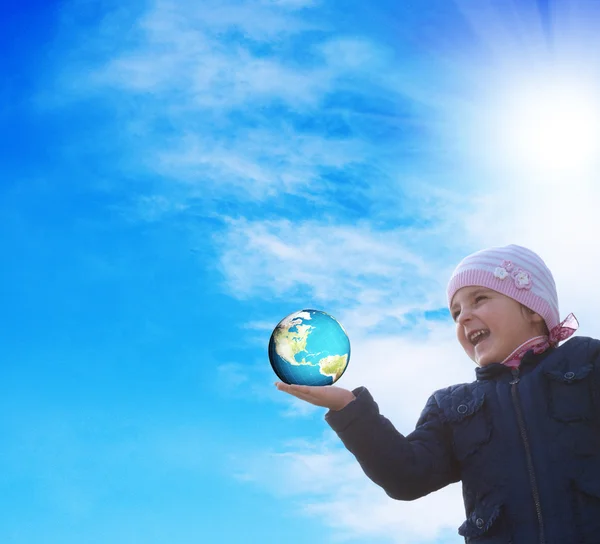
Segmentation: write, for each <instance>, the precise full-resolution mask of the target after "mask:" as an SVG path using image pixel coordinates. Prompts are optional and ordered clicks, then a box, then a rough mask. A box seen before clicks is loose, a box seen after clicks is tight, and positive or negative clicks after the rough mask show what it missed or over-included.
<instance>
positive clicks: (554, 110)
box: [489, 77, 600, 177]
mask: <svg viewBox="0 0 600 544" xmlns="http://www.w3.org/2000/svg"><path fill="white" fill-rule="evenodd" d="M497 96H498V103H497V104H496V105H495V107H494V108H493V110H494V113H493V117H494V122H493V125H492V126H491V127H489V128H490V129H491V130H492V134H494V133H495V135H494V136H493V139H494V140H496V142H497V145H498V148H497V149H496V152H497V153H498V156H497V158H499V159H500V160H503V161H506V162H507V163H508V164H509V165H510V166H512V167H514V168H517V169H518V170H520V171H522V172H523V173H525V174H534V175H543V176H545V177H548V176H552V175H553V174H556V175H561V174H565V173H566V174H571V175H573V174H586V173H589V172H590V171H591V169H592V167H593V166H594V164H595V163H596V162H597V161H598V159H599V156H598V155H599V149H600V146H599V142H600V122H599V119H600V105H599V101H598V98H597V93H595V92H594V91H593V87H592V86H590V85H584V84H583V83H582V82H577V81H574V80H573V79H572V78H566V77H565V78H564V79H559V80H556V79H547V80H545V81H533V82H532V81H528V82H526V83H524V84H514V86H512V87H511V88H507V89H505V91H504V93H500V94H499V95H497Z"/></svg>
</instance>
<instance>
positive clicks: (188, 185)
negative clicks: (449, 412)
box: [0, 0, 600, 544]
mask: <svg viewBox="0 0 600 544" xmlns="http://www.w3.org/2000/svg"><path fill="white" fill-rule="evenodd" d="M598 17H600V9H598V8H597V7H594V5H593V3H590V2H585V1H578V2H575V1H568V2H561V3H560V6H559V5H556V4H554V3H548V2H541V1H540V2H535V1H525V0H523V1H519V2H517V1H516V0H514V1H512V2H504V3H498V2H488V1H484V0H482V1H480V2H477V3H473V2H467V1H456V2H448V1H441V0H440V1H430V0H426V1H423V2H420V3H418V5H417V4H415V3H407V2H405V3H398V2H388V1H385V2H378V3H377V5H376V6H373V5H370V4H369V3H366V2H359V1H353V2H343V3H342V2H337V1H327V0H248V1H241V0H240V1H231V2H230V1H222V0H207V1H203V2H200V3H198V2H188V1H177V2H174V1H170V0H164V1H157V2H153V1H148V2H146V1H139V2H138V1H135V2H127V3H126V4H125V5H123V4H122V3H118V2H111V1H105V2H95V3H90V2H84V1H82V0H75V1H65V2H52V1H46V2H32V1H31V2H22V3H16V2H13V3H12V4H11V5H10V6H9V8H8V11H7V12H6V14H5V16H3V18H2V21H1V22H0V25H1V32H0V44H1V46H2V53H3V54H2V55H0V70H1V71H2V75H3V77H2V79H1V80H0V96H1V97H2V101H1V107H0V129H1V130H0V144H1V149H2V151H3V152H2V153H1V155H0V157H1V158H0V250H1V251H2V255H3V260H2V266H1V267H0V299H1V300H2V302H3V310H4V311H3V312H2V313H1V314H0V408H1V410H0V414H1V415H0V434H1V435H2V441H1V445H0V541H1V542H3V543H7V544H34V543H35V544H39V543H42V542H43V543H44V544H55V543H56V544H70V543H78V544H79V543H81V542H85V543H86V544H100V543H106V542H111V543H115V544H121V543H123V544H133V543H140V544H142V543H143V544H152V543H164V542H169V543H171V544H189V543H222V542H223V543H233V544H238V543H239V544H246V543H255V542H256V543H259V542H260V543H280V542H286V543H289V544H305V543H309V542H310V543H311V544H313V543H319V544H320V543H323V544H327V543H333V542H350V543H352V542H369V543H373V544H388V543H393V544H396V543H403V544H433V543H435V544H450V543H455V542H456V543H458V542H461V539H460V538H459V537H458V535H457V533H456V528H457V527H458V526H459V525H460V524H461V523H462V519H463V517H464V513H463V512H462V504H461V498H460V489H459V488H458V487H456V486H452V487H450V488H447V489H445V490H443V491H440V492H438V493H436V494H434V495H433V496H429V497H426V498H423V499H421V500H419V501H416V502H413V503H400V502H397V501H393V500H391V499H389V498H388V497H387V496H385V494H384V493H383V492H382V491H381V490H380V489H379V488H377V487H376V486H375V485H374V484H372V483H371V482H370V481H369V480H368V479H367V478H366V477H365V476H364V474H363V473H362V472H361V471H360V468H359V467H358V465H357V464H356V463H355V462H354V458H353V457H352V456H351V455H350V454H349V453H348V452H347V451H346V450H345V449H344V448H343V446H342V445H341V442H339V440H338V439H337V437H336V436H335V435H334V433H333V431H331V429H330V428H329V427H328V426H327V424H326V423H325V422H324V420H323V415H324V412H325V411H324V410H323V409H321V408H316V407H312V406H309V405H306V404H303V403H302V402H300V401H297V400H296V399H292V398H291V397H288V396H286V395H284V394H283V393H281V392H278V391H276V390H275V388H274V386H273V382H274V381H275V379H276V376H275V374H274V373H273V371H272V370H271V368H270V365H269V362H268V358H267V345H268V340H269V336H270V334H271V331H272V329H273V328H274V327H275V325H276V324H277V323H278V322H279V321H280V320H281V319H282V318H283V317H285V316H286V315H288V314H290V313H292V312H295V311H298V310H301V309H303V308H316V309H322V310H324V311H326V312H328V313H330V314H331V315H334V316H335V317H336V318H337V319H338V320H339V321H340V322H341V323H342V324H343V325H344V327H345V328H346V330H347V331H348V333H349V336H350V341H351V344H352V358H351V361H350V365H349V368H348V370H347V371H346V373H345V374H344V376H343V377H342V379H341V380H340V382H338V385H340V386H342V387H346V388H348V389H351V388H354V387H357V386H358V385H365V386H367V387H368V388H369V390H370V391H371V392H372V393H373V395H374V396H375V398H376V400H377V401H378V403H379V405H380V408H381V410H382V412H383V413H385V414H386V415H388V417H390V419H392V421H394V423H395V424H396V426H397V427H398V428H399V430H401V431H402V432H405V433H406V432H410V431H411V430H412V428H413V427H414V423H415V422H416V418H417V417H418V415H419V413H420V411H421V409H422V407H423V406H424V404H425V401H426V400H427V397H428V396H429V394H431V392H433V391H434V390H435V389H437V388H440V387H443V386H445V385H449V384H451V383H458V382H462V381H469V380H471V379H472V378H473V366H472V363H471V362H470V361H469V360H468V359H467V358H466V356H464V354H463V353H461V351H460V348H459V346H458V343H457V342H456V341H455V340H454V338H453V334H454V333H453V326H452V323H451V321H450V318H449V315H448V313H447V311H446V309H445V299H444V288H445V284H446V282H447V280H448V278H449V275H450V273H451V271H452V269H453V268H454V266H455V265H456V264H457V262H458V261H459V260H460V259H461V258H462V257H463V256H465V255H466V254H467V253H470V252H472V251H475V250H477V249H481V248H482V247H489V246H491V245H502V244H507V243H519V244H522V245H526V246H528V247H531V248H532V249H534V250H535V251H537V252H539V253H540V254H541V255H542V256H543V258H544V259H545V260H546V262H547V263H548V264H549V266H550V268H551V269H552V270H553V272H554V274H555V277H556V280H557V284H558V286H559V296H560V300H561V312H562V314H563V315H562V317H566V315H567V313H569V312H570V311H573V312H575V314H576V315H577V317H578V318H579V320H580V322H581V328H580V334H584V335H590V336H595V335H598V334H600V331H599V330H597V326H598V325H597V324H596V323H595V322H594V315H595V308H596V305H597V304H598V303H600V296H599V295H597V294H596V291H597V289H595V284H594V278H595V274H594V270H595V268H596V267H597V266H599V265H600V259H599V258H598V255H597V254H596V253H595V251H593V249H590V248H593V247H595V246H596V245H597V242H596V240H595V235H594V233H595V232H597V229H598V227H600V224H597V223H598V221H599V220H598V219H597V213H595V209H594V205H593V203H594V202H595V201H597V197H598V194H597V192H598V190H597V189H596V187H595V186H594V183H593V179H594V173H595V172H596V168H597V162H596V161H597V158H598V157H599V156H600V154H599V153H598V149H597V142H598V139H597V138H595V135H596V134H597V133H596V132H593V131H594V130H596V128H597V127H596V125H597V121H598V118H599V116H598V115H597V113H598V110H597V109H593V107H592V109H590V110H587V111H585V112H582V113H581V112H579V113H581V117H582V118H585V120H586V122H588V124H590V126H591V128H589V127H583V128H581V127H579V128H572V129H569V131H566V130H563V132H568V136H569V137H568V142H573V141H575V142H576V143H577V144H578V145H577V146H576V149H577V150H578V151H577V152H576V151H573V150H572V151H571V154H570V155H569V154H567V152H566V151H567V147H568V146H567V143H568V142H566V141H563V140H561V142H560V149H561V152H560V153H557V154H554V155H560V157H561V158H562V159H563V161H562V162H560V163H558V162H557V163H552V161H551V160H550V158H555V157H554V155H553V154H552V153H549V152H548V151H547V150H546V151H544V152H543V153H545V155H544V157H545V159H544V160H543V161H541V162H537V163H533V162H531V161H529V162H526V161H524V159H523V157H521V158H520V159H519V160H517V159H515V158H514V157H513V155H511V153H513V152H515V148H514V147H510V145H509V144H511V143H512V142H513V140H516V139H517V138H521V139H519V140H518V141H519V142H520V143H519V146H520V147H519V149H517V151H518V150H522V149H523V148H525V149H526V151H527V153H526V155H527V158H529V157H533V156H534V155H535V153H534V151H533V150H530V149H529V148H527V147H526V145H525V144H527V143H528V142H529V140H523V139H522V137H523V135H527V134H529V133H528V132H527V130H526V128H527V127H526V126H525V125H524V124H522V123H521V125H519V123H520V122H521V121H523V118H522V117H521V118H518V117H517V118H515V117H510V115H509V113H510V112H511V111H512V110H510V108H509V106H510V105H511V104H513V103H516V102H515V101H516V100H517V98H519V97H521V96H523V95H524V91H521V90H520V89H521V88H522V87H519V85H523V84H524V83H530V82H531V81H533V82H534V83H535V85H534V90H535V93H538V94H537V95H536V96H541V94H540V93H542V91H544V90H547V89H548V88H549V87H550V85H549V84H547V82H548V81H553V82H555V83H556V82H558V83H560V84H562V83H564V82H566V83H568V84H569V85H571V84H572V85H571V87H573V89H571V87H569V89H571V90H570V91H569V92H571V94H570V95H569V96H570V97H575V98H573V100H572V101H571V102H572V103H578V104H581V103H582V102H583V99H581V100H579V99H578V98H577V97H582V96H588V94H592V95H594V94H596V95H598V93H594V92H591V93H590V92H589V91H590V90H591V91H595V90H597V89H598V88H599V86H598V81H599V79H600V78H599V77H598V72H599V70H598V62H597V59H595V58H594V57H593V53H594V51H596V50H597V46H598V43H597V41H598V39H597V38H596V37H595V30H594V29H595V28H597V27H596V26H595V25H596V24H597V22H598ZM549 45H550V46H551V47H550V46H549ZM575 73H577V74H579V76H577V77H575V76H574V75H573V74H575ZM580 76H581V77H582V78H583V79H582V80H581V81H579V79H578V77H580ZM549 77H550V80H548V79H547V78H549ZM558 86H560V85H558ZM515 89H516V90H515ZM582 89H583V90H582ZM586 92H587V93H588V94H586ZM542 94H543V93H542ZM510 97H513V99H514V100H513V101H512V102H511V101H510V100H509V98H510ZM517 101H518V100H517ZM570 104H571V103H569V105H570ZM563 106H564V104H563V105H561V106H560V107H555V109H556V110H561V111H562V110H563V109H565V108H563ZM592 106H593V104H592ZM527 109H528V108H525V110H527ZM525 110H523V109H520V110H518V111H520V112H523V111H525ZM589 112H592V113H589ZM579 113H578V112H575V113H573V114H570V118H571V119H575V118H576V117H577V116H578V115H579ZM523 115H524V114H523V113H522V116H523ZM517 125H519V127H517ZM507 126H508V127H510V129H511V130H512V129H513V128H514V130H515V131H514V133H513V132H511V131H510V130H509V131H508V132H506V131H505V132H502V130H505V129H506V127H507ZM588 128H589V130H588ZM584 129H585V130H587V132H586V131H585V130H584ZM584 136H585V138H584ZM534 140H535V138H534ZM538 140H539V138H538ZM511 150H512V151H511ZM582 150H584V151H585V150H587V152H588V153H587V155H585V156H584V155H583V151H582ZM563 151H564V152H563ZM517 155H518V153H517ZM550 163H552V164H551V168H550V169H549V168H548V166H549V164H550ZM565 165H566V166H565ZM561 168H562V169H561ZM582 218H585V223H584V224H583V225H582ZM588 316H589V319H586V318H587V317H588ZM423 376H427V378H428V379H427V380H424V379H423Z"/></svg>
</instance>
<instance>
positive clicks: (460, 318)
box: [456, 308, 472, 325]
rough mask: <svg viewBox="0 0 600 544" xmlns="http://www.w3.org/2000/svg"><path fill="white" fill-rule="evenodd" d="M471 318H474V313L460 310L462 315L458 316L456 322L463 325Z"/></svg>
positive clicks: (466, 309) (467, 309)
mask: <svg viewBox="0 0 600 544" xmlns="http://www.w3.org/2000/svg"><path fill="white" fill-rule="evenodd" d="M471 317H472V311H471V310H470V309H469V308H462V309H461V310H460V314H458V318H457V319H456V322H457V323H458V324H459V325H463V324H464V323H466V322H467V321H468V320H469V319H471Z"/></svg>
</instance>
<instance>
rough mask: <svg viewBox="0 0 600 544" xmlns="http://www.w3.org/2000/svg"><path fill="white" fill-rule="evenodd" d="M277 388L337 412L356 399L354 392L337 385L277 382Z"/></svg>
mask: <svg viewBox="0 0 600 544" xmlns="http://www.w3.org/2000/svg"><path fill="white" fill-rule="evenodd" d="M275 386H276V387H277V389H279V391H285V392H286V393H289V394H290V395H294V397H298V398H299V399H302V400H305V401H306V402H310V403H311V404H314V405H315V406H323V407H324V408H329V409H330V410H335V411H338V410H341V409H342V408H343V407H344V406H346V405H347V404H349V403H350V402H352V401H353V400H354V399H355V398H356V397H355V396H354V393H353V392H352V391H348V389H343V388H342V387H337V386H335V385H324V386H310V385H293V384H292V385H288V384H286V383H282V382H275Z"/></svg>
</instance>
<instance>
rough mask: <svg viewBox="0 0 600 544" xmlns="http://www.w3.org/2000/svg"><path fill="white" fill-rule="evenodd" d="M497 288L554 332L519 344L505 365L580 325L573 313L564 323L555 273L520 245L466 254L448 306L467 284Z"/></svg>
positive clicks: (451, 286) (566, 335) (451, 285)
mask: <svg viewBox="0 0 600 544" xmlns="http://www.w3.org/2000/svg"><path fill="white" fill-rule="evenodd" d="M472 286H477V287H487V288H489V289H493V290H494V291H497V292H499V293H502V294H503V295H506V296H507V297H510V298H512V299H514V300H516V301H517V302H520V303H521V304H523V306H525V307H526V308H529V309H531V310H533V311H534V312H536V313H537V314H539V315H540V316H541V317H542V318H543V319H544V321H545V322H546V325H547V326H548V330H549V331H550V335H549V336H544V337H536V338H535V339H532V340H530V341H528V342H526V344H524V345H522V346H519V348H517V350H515V352H513V354H511V355H510V356H509V358H507V359H506V360H505V361H503V363H504V364H507V363H509V366H517V365H518V363H519V362H520V357H521V356H522V355H524V353H525V351H523V350H530V349H534V351H535V352H536V353H540V352H541V351H544V350H545V349H547V348H548V347H550V346H552V347H554V346H556V345H558V343H559V342H560V341H562V340H566V339H567V338H569V337H570V336H571V335H572V334H573V333H574V332H575V330H577V328H578V323H577V320H576V318H575V316H574V315H573V314H569V316H568V317H567V318H566V319H565V320H564V321H563V322H562V323H561V322H560V317H559V316H560V314H559V310H558V295H557V293H556V285H555V283H554V278H553V277H552V273H551V272H550V270H549V269H548V267H547V266H546V264H545V263H544V261H543V260H542V259H541V258H540V257H539V256H538V255H537V254H535V253H534V252H533V251H531V250H529V249H527V248H524V247H521V246H517V245H508V246H504V247H492V248H489V249H484V250H482V251H477V252H476V253H473V254H472V255H469V256H468V257H465V258H464V259H463V260H462V261H461V262H460V263H459V265H458V266H457V267H456V269H455V270H454V272H453V274H452V277H451V278H450V281H449V283H448V288H447V298H448V307H449V308H450V307H451V305H452V299H453V297H454V294H455V293H456V292H457V291H458V290H459V289H461V288H463V287H472ZM515 359H518V361H517V362H516V363H515Z"/></svg>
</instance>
